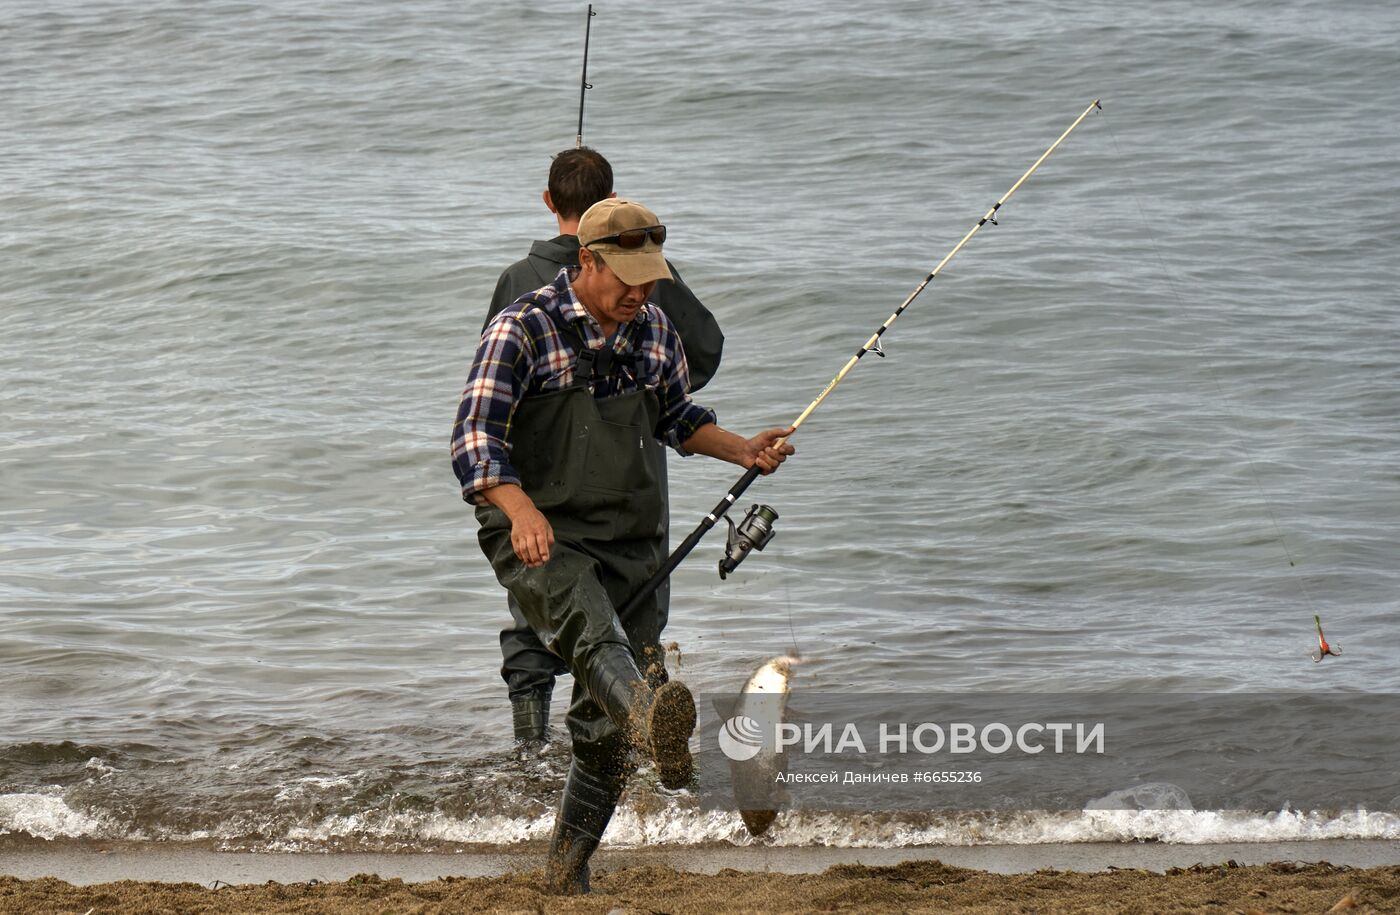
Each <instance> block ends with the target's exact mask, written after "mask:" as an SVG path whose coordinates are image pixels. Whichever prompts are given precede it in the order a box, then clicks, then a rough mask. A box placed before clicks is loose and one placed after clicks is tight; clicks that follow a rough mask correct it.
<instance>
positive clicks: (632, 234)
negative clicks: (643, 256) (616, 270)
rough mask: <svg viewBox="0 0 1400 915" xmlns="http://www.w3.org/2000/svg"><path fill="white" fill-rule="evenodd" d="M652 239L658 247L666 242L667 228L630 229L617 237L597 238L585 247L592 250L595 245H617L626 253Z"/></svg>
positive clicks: (605, 236) (619, 233)
mask: <svg viewBox="0 0 1400 915" xmlns="http://www.w3.org/2000/svg"><path fill="white" fill-rule="evenodd" d="M648 238H650V239H651V240H652V241H653V242H655V243H656V244H658V245H661V244H664V243H665V241H666V227H665V226H647V227H646V228H643V229H628V230H627V231H625V232H618V233H617V234H616V235H604V236H603V237H602V238H595V239H593V240H592V241H591V242H589V243H588V244H587V245H585V246H584V247H588V248H591V247H593V246H594V245H617V246H618V247H619V248H621V249H622V250H624V251H631V250H632V249H634V248H640V247H641V246H642V245H644V244H646V241H647V239H648Z"/></svg>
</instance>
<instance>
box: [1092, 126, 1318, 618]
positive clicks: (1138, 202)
mask: <svg viewBox="0 0 1400 915" xmlns="http://www.w3.org/2000/svg"><path fill="white" fill-rule="evenodd" d="M1103 122H1104V125H1105V128H1106V129H1107V130H1108V136H1109V138H1110V140H1111V141H1112V142H1113V149H1114V151H1115V152H1117V154H1118V161H1120V162H1122V161H1125V160H1124V159H1123V148H1122V146H1121V145H1119V143H1118V134H1117V133H1115V132H1114V130H1113V124H1112V119H1110V118H1103ZM1124 177H1125V178H1126V179H1127V182H1128V192H1129V196H1130V197H1132V198H1133V204H1134V206H1136V207H1137V211H1138V218H1139V219H1141V220H1142V227H1143V230H1144V231H1145V232H1146V233H1147V240H1148V243H1149V244H1150V245H1151V247H1152V255H1153V257H1154V258H1156V260H1157V267H1158V269H1159V270H1160V271H1161V272H1162V278H1163V279H1164V280H1166V283H1167V290H1168V291H1169V292H1170V293H1171V295H1172V298H1173V299H1175V300H1176V305H1177V311H1178V313H1185V310H1186V300H1185V297H1183V296H1182V295H1181V292H1180V291H1179V290H1178V289H1177V285H1176V282H1175V281H1174V280H1173V279H1172V275H1171V271H1170V270H1168V269H1167V264H1166V260H1165V259H1164V258H1163V257H1162V250H1161V247H1160V246H1159V245H1158V244H1157V235H1156V233H1155V232H1154V231H1153V230H1152V224H1151V222H1150V221H1149V220H1148V218H1147V211H1146V209H1144V208H1143V205H1142V197H1141V195H1140V194H1139V193H1138V188H1137V182H1136V181H1134V180H1133V176H1132V174H1131V173H1127V174H1125V175H1124ZM1204 365H1205V369H1206V374H1207V375H1208V376H1209V377H1210V380H1211V383H1212V384H1214V385H1215V391H1216V394H1218V395H1219V397H1220V399H1221V401H1222V402H1224V401H1226V400H1227V399H1228V398H1227V397H1226V396H1225V387H1224V385H1222V384H1221V383H1220V377H1219V376H1218V375H1217V374H1216V372H1215V369H1213V368H1211V365H1210V361H1209V360H1208V359H1207V360H1205V361H1204ZM1238 437H1239V441H1240V451H1242V452H1243V453H1244V457H1245V463H1246V464H1247V465H1248V467H1249V473H1250V477H1251V478H1252V479H1253V480H1254V488H1255V491H1256V492H1258V494H1259V500H1260V502H1262V503H1263V507H1264V511H1265V513H1266V514H1267V515H1268V517H1269V522H1270V524H1272V525H1273V529H1274V541H1275V542H1276V543H1277V544H1278V545H1279V547H1280V548H1281V549H1282V550H1283V555H1284V558H1285V559H1286V560H1288V567H1289V568H1291V569H1297V567H1298V564H1297V563H1296V562H1295V561H1294V557H1293V551H1292V550H1290V549H1289V548H1288V541H1287V539H1286V538H1285V537H1284V535H1283V529H1282V528H1281V527H1280V526H1279V523H1278V516H1277V514H1275V512H1274V506H1273V503H1272V502H1270V501H1269V497H1268V495H1267V494H1266V493H1265V491H1264V482H1263V479H1262V478H1261V477H1260V476H1259V466H1258V462H1257V461H1256V460H1255V459H1254V454H1253V452H1251V451H1250V450H1249V447H1248V446H1247V445H1246V444H1245V443H1244V436H1243V435H1242V434H1240V435H1239V436H1238ZM1296 584H1297V586H1298V591H1299V593H1301V594H1302V595H1303V599H1304V600H1305V601H1306V602H1307V604H1308V607H1309V608H1310V609H1312V610H1313V611H1314V613H1316V611H1317V604H1316V603H1315V602H1314V601H1313V597H1312V594H1311V593H1310V592H1309V591H1308V588H1307V582H1306V581H1305V580H1304V579H1303V577H1302V573H1301V572H1300V573H1298V574H1297V576H1296ZM1319 625H1320V624H1319Z"/></svg>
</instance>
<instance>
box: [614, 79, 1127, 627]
mask: <svg viewBox="0 0 1400 915" xmlns="http://www.w3.org/2000/svg"><path fill="white" fill-rule="evenodd" d="M1100 107H1102V106H1100V105H1099V100H1098V99H1094V101H1093V102H1092V103H1091V104H1090V105H1089V107H1088V108H1085V109H1084V112H1083V113H1082V114H1081V115H1079V117H1077V118H1075V119H1074V123H1073V124H1071V125H1069V127H1068V128H1067V129H1066V130H1065V132H1064V133H1062V134H1060V138H1059V139H1058V140H1056V141H1055V142H1054V143H1051V144H1050V148H1049V149H1047V150H1045V152H1044V153H1042V154H1041V156H1040V158H1039V159H1036V160H1035V164H1034V165H1032V166H1031V167H1030V168H1028V169H1026V173H1025V174H1024V175H1022V176H1021V177H1020V178H1019V179H1017V181H1016V183H1015V184H1013V185H1011V190H1009V191H1007V192H1006V193H1005V194H1002V195H1001V199H1000V200H998V201H997V202H996V203H994V204H992V208H991V209H990V210H988V211H987V212H986V213H985V214H984V215H983V216H982V218H981V219H979V220H977V224H976V225H975V226H973V227H972V228H971V229H970V230H969V231H968V233H967V234H966V235H964V236H963V237H962V240H961V241H959V242H958V243H957V244H956V245H954V246H953V250H951V251H949V252H948V255H947V256H946V257H944V258H943V260H941V261H939V262H938V266H937V267H934V268H933V270H931V271H929V275H928V276H926V277H924V281H923V282H922V283H920V284H919V285H918V286H916V287H915V288H914V291H913V292H911V293H909V298H907V299H905V300H904V303H903V304H902V305H900V306H899V307H898V308H896V309H895V310H894V314H892V315H890V316H889V317H888V318H886V319H885V323H884V324H881V325H880V328H879V329H878V330H876V331H875V333H873V334H871V336H870V339H869V340H867V341H865V345H864V346H862V347H861V348H860V351H859V352H857V353H856V354H855V355H854V356H852V357H851V359H850V361H849V362H847V363H846V364H845V366H843V367H842V369H841V371H840V372H838V373H837V374H836V377H835V378H833V379H831V381H830V382H829V383H828V384H827V386H826V387H825V388H824V389H823V390H822V392H821V394H819V395H817V399H816V400H814V401H812V402H811V403H810V404H808V405H807V409H805V410H803V411H802V414H801V415H800V416H798V417H797V419H795V420H793V421H792V423H790V425H791V427H792V429H793V430H794V431H796V430H797V429H798V428H800V427H801V426H802V424H803V423H804V422H806V421H807V417H809V416H811V415H812V412H813V411H814V410H816V409H817V407H819V406H821V404H822V401H824V400H826V398H827V397H828V396H829V395H830V394H831V392H832V391H834V390H836V386H837V385H838V384H840V383H841V381H842V380H843V379H844V378H845V377H846V376H847V375H848V374H850V371H851V369H853V368H855V365H856V363H857V362H859V361H860V357H861V356H864V355H865V354H866V353H868V352H870V351H872V350H873V351H874V352H875V354H876V355H877V356H883V355H884V351H883V350H881V349H880V337H881V336H882V335H883V334H884V333H885V331H887V330H889V328H890V325H892V324H893V323H894V322H895V319H896V318H898V317H899V316H900V315H901V314H903V313H904V309H906V308H908V307H909V305H910V303H912V302H913V301H914V299H915V298H917V297H918V295H919V293H921V292H923V291H924V287H925V286H927V285H928V284H929V283H931V282H932V281H933V278H934V277H935V276H938V274H939V272H940V271H941V270H942V269H943V268H944V266H946V265H947V263H948V262H949V261H950V260H952V259H953V257H954V256H955V255H956V254H957V253H958V252H959V251H961V250H962V249H963V246H964V245H966V244H967V243H968V242H969V241H971V240H972V236H974V235H976V234H977V233H978V231H980V230H981V228H982V227H983V226H984V225H986V224H987V223H989V222H990V223H991V224H992V225H996V224H997V221H996V214H997V210H1000V209H1001V206H1002V204H1004V203H1006V201H1008V200H1010V199H1011V195H1012V194H1014V193H1016V191H1018V190H1020V188H1021V185H1022V184H1025V183H1026V179H1027V178H1029V177H1030V176H1031V175H1032V174H1034V173H1035V170H1036V169H1038V168H1040V164H1041V163H1042V162H1044V161H1045V160H1046V159H1048V158H1050V154H1051V153H1052V152H1054V151H1055V149H1056V148H1057V147H1058V146H1059V145H1060V144H1061V143H1063V142H1064V141H1065V137H1067V136H1069V135H1070V133H1071V132H1073V130H1074V129H1075V128H1076V127H1078V126H1079V125H1080V123H1081V122H1083V120H1084V119H1085V118H1087V117H1088V116H1089V115H1090V114H1091V113H1092V112H1093V111H1094V110H1095V109H1097V108H1100ZM785 441H786V439H785V438H784V439H778V440H777V441H776V442H775V443H774V444H775V445H776V446H781V445H782V444H783V442H785ZM760 472H761V471H760V470H759V468H758V467H750V468H749V469H748V471H747V472H745V473H744V475H743V476H742V477H740V478H739V482H737V483H735V484H734V485H733V486H731V487H730V489H729V492H728V493H726V494H725V497H724V498H723V499H721V500H720V502H719V504H718V505H716V506H715V507H714V508H712V509H710V513H709V514H708V515H706V516H705V517H704V519H702V520H701V522H700V523H699V525H697V526H696V528H695V530H693V531H691V532H690V535H689V536H688V537H686V538H685V540H683V541H681V545H680V546H678V547H676V549H675V550H674V551H673V552H672V553H671V555H670V556H667V557H666V561H665V562H663V563H662V564H661V568H659V569H657V570H656V574H655V575H653V576H651V578H649V579H647V582H646V584H644V585H642V587H641V590H639V591H638V592H637V593H636V594H634V595H632V597H631V598H630V599H629V600H628V601H627V603H626V604H624V605H623V607H622V609H621V610H619V611H618V613H619V614H620V615H622V616H626V615H627V614H628V613H629V612H631V611H632V610H634V609H636V607H637V605H638V604H640V603H641V602H642V601H644V600H646V599H647V598H648V597H650V596H651V594H652V593H653V592H654V591H655V590H656V589H657V588H659V587H660V586H661V583H662V582H663V581H665V580H666V579H667V578H669V577H670V575H671V573H672V572H674V571H675V570H676V567H677V566H679V565H680V564H681V562H682V560H684V559H685V557H686V556H687V555H689V554H690V551H691V550H693V549H695V546H696V544H698V543H699V542H700V539H701V538H702V537H704V536H705V534H707V533H708V532H709V530H710V528H712V527H714V526H715V524H716V523H717V522H718V521H719V519H720V518H723V517H724V516H725V514H726V513H727V512H728V511H729V509H730V507H731V506H733V505H734V502H735V500H737V499H738V498H739V497H740V496H741V495H743V494H744V490H746V489H748V488H749V484H751V483H753V481H754V480H756V479H758V475H759V473H760ZM775 517H776V515H775ZM765 542H766V541H765Z"/></svg>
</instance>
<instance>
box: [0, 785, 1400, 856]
mask: <svg viewBox="0 0 1400 915" xmlns="http://www.w3.org/2000/svg"><path fill="white" fill-rule="evenodd" d="M657 801H658V796H656V795H653V794H651V793H650V792H648V793H646V794H645V796H643V797H640V798H636V799H632V800H629V801H627V802H625V803H624V806H623V807H622V808H620V809H619V811H618V813H617V815H616V816H615V817H614V819H613V822H612V824H611V825H610V826H609V827H608V832H607V835H606V836H605V840H606V841H607V842H608V843H609V844H610V845H611V846H613V847H618V848H635V847H643V846H648V847H654V846H672V847H687V846H705V845H732V846H751V845H757V846H776V847H798V848H800V847H828V848H917V847H923V846H974V845H1039V844H1069V843H1084V842H1119V843H1122V842H1164V843H1172V844H1182V845H1198V844H1211V843H1223V842H1236V843H1251V842H1289V841H1311V840H1320V839H1378V840H1400V816H1397V815H1396V814H1394V813H1389V812H1377V811H1368V810H1364V809H1355V810H1340V811H1316V810H1313V811H1303V810H1291V809H1286V808H1285V809H1282V810H1278V811H1267V812H1264V811H1240V810H1236V811H1228V810H1227V811H1205V810H1081V811H1070V812H1056V811H1020V812H1015V813H1005V812H997V813H993V812H962V813H952V814H950V813H927V812H924V813H920V812H906V813H878V814H877V813H851V812H840V811H811V810H802V811H790V812H787V813H785V814H783V815H782V816H780V817H779V819H778V822H777V824H776V825H775V826H774V828H773V829H772V831H771V832H770V833H769V835H767V836H765V837H764V838H763V839H761V840H755V839H753V838H751V837H750V836H749V835H748V834H747V832H745V830H744V827H743V824H742V822H741V821H740V820H739V817H738V816H737V814H734V813H733V812H730V811H724V810H710V809H705V808H703V807H702V806H701V805H700V804H699V803H698V802H697V801H696V799H695V798H694V797H692V796H689V795H688V794H686V793H685V792H681V793H679V794H677V795H676V796H674V797H668V798H664V799H663V802H662V803H660V804H658V803H657ZM553 821H554V814H553V812H552V811H549V812H542V813H540V814H538V815H535V816H521V815H509V814H490V813H473V812H460V813H449V812H446V811H444V810H441V809H436V810H400V811H395V810H391V809H369V810H364V811H360V812H352V813H336V814H332V815H327V816H318V815H315V814H308V815H304V816H302V817H300V818H298V819H296V820H294V821H290V822H289V821H282V822H281V823H280V825H279V826H278V827H277V828H275V829H270V828H269V826H271V824H272V821H271V820H262V821H259V820H258V819H257V818H255V817H254V818H250V817H249V816H247V815H246V814H238V815H230V816H228V817H227V818H225V819H223V820H221V821H218V822H216V823H214V824H213V825H212V827H211V828H201V829H194V830H180V829H178V828H168V827H161V826H160V825H159V824H156V825H154V826H152V825H150V824H140V823H136V822H134V821H133V820H131V819H130V818H128V817H125V816H123V815H122V814H121V813H120V812H118V810H116V809H115V808H113V809H105V810H104V809H98V808H84V807H82V806H81V805H77V804H75V803H70V799H68V798H65V796H64V793H63V791H62V789H60V788H54V789H51V790H48V791H42V792H24V793H14V794H3V795H0V836H12V837H16V838H21V839H23V838H30V839H43V840H53V839H87V840H131V841H166V842H171V841H173V842H181V841H184V842H208V841H212V842H214V843H215V844H216V845H217V846H218V847H220V848H221V849H224V850H243V851H252V850H258V851H289V852H290V851H301V852H305V851H352V850H353V851H443V850H450V849H454V848H463V847H470V846H504V845H515V844H520V843H529V842H539V841H543V840H546V839H547V838H548V837H549V834H550V831H551V830H552V828H553Z"/></svg>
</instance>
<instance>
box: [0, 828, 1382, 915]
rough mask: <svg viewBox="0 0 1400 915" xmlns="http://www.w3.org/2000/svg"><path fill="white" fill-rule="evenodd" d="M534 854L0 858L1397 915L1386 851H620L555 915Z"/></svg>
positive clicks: (232, 889) (659, 900) (174, 887)
mask: <svg viewBox="0 0 1400 915" xmlns="http://www.w3.org/2000/svg"><path fill="white" fill-rule="evenodd" d="M540 851H541V850H540V849H533V848H532V849H526V850H510V851H501V850H495V851H489V852H488V851H472V852H463V853H459V854H405V855H393V854H343V855H337V854H268V853H261V854H252V853H229V852H218V851H214V850H210V849H200V848H193V847H190V848H171V847H168V846H166V847H162V846H135V845H133V846H97V847H93V846H88V845H77V844H72V845H67V844H64V843H56V844H52V845H44V846H32V847H27V848H11V849H8V850H0V875H4V876H0V911H3V912H7V913H10V912H13V913H40V912H43V913H59V912H62V913H68V912H74V913H78V915H87V913H91V915H99V913H104V912H124V913H125V912H132V913H143V912H150V913H155V912H176V911H178V912H211V913H212V912H299V913H319V912H326V913H330V912H375V913H382V912H414V913H435V912H461V911H499V912H518V911H532V912H599V913H602V912H610V911H615V910H622V911H626V912H677V913H679V912H759V911H761V912H802V911H844V912H881V911H911V912H986V913H991V912H1039V913H1048V912H1196V911H1205V912H1327V911H1356V912H1387V911H1396V910H1397V909H1400V845H1397V843H1393V842H1345V841H1337V842H1306V843H1281V844H1267V843H1262V844H1244V845H1208V846H1171V845H1162V844H1154V843H1148V844H1142V845H1125V844H1120V845H1107V844H1104V845H1100V844H1086V845H1077V846H1076V845H1058V846H1056V845H1049V846H1023V847H1008V846H983V847H967V848H938V849H932V848H927V849H783V848H773V849H722V848H713V849H692V850H667V851H649V850H643V849H632V850H618V851H611V852H604V853H602V854H600V855H599V857H598V859H597V862H596V865H597V866H596V869H595V878H594V892H593V894H592V895H590V896H588V897H584V898H568V899H561V898H556V897H551V896H547V895H544V894H543V893H541V892H540V890H539V884H540V876H541V874H540V871H539V870H538V865H539V857H540ZM1324 856H1325V857H1324ZM1329 859H1330V860H1329ZM215 875H222V876H215ZM1338 906H1340V908H1337V907H1338Z"/></svg>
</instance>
